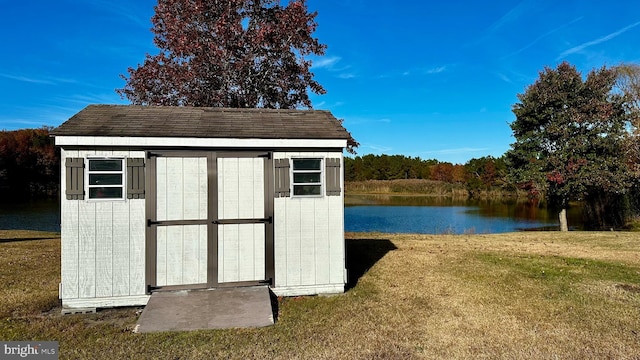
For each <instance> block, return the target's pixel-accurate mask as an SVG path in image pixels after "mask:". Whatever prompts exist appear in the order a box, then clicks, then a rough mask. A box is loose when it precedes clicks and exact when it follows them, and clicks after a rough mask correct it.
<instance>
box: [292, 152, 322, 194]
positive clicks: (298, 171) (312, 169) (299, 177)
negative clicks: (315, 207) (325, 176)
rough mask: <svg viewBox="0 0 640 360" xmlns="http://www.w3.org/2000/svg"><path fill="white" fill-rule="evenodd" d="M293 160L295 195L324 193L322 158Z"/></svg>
mask: <svg viewBox="0 0 640 360" xmlns="http://www.w3.org/2000/svg"><path fill="white" fill-rule="evenodd" d="M292 160H293V196H321V195H322V159H292Z"/></svg>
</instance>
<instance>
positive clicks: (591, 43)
mask: <svg viewBox="0 0 640 360" xmlns="http://www.w3.org/2000/svg"><path fill="white" fill-rule="evenodd" d="M638 25H640V21H638V22H635V23H633V24H631V25H628V26H625V27H623V28H622V29H620V30H618V31H615V32H612V33H611V34H609V35H605V36H603V37H601V38H598V39H595V40H592V41H587V42H585V43H582V44H580V45H578V46H574V47H572V48H571V49H568V50H565V51H563V52H562V53H561V54H560V56H558V58H557V59H556V60H560V59H562V58H563V57H565V56H567V55H571V54H574V53H577V52H580V51H582V50H584V49H586V48H588V47H590V46H594V45H598V44H601V43H603V42H606V41H609V40H611V39H613V38H615V37H617V36H619V35H622V34H624V33H625V32H627V31H629V30H631V29H633V28H634V27H636V26H638Z"/></svg>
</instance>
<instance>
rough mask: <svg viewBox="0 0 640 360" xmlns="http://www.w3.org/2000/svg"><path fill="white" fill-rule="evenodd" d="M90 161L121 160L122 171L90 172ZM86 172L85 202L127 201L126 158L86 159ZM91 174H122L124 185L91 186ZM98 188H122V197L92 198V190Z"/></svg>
mask: <svg viewBox="0 0 640 360" xmlns="http://www.w3.org/2000/svg"><path fill="white" fill-rule="evenodd" d="M90 160H120V162H121V164H122V166H121V169H122V170H121V171H91V170H89V161H90ZM84 167H85V170H86V171H85V172H84V176H85V178H84V184H85V185H84V186H85V194H86V196H85V200H86V201H91V202H93V201H99V202H103V201H124V200H126V199H127V163H126V158H125V157H123V156H89V157H86V158H85V165H84ZM91 174H120V175H122V184H120V185H100V186H98V185H91V184H90V183H89V176H90V175H91ZM96 187H114V188H122V196H121V197H119V198H92V197H91V191H90V190H91V188H96Z"/></svg>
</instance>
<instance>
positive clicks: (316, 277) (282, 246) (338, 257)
mask: <svg viewBox="0 0 640 360" xmlns="http://www.w3.org/2000/svg"><path fill="white" fill-rule="evenodd" d="M298 157H310V158H311V157H313V158H323V159H324V158H339V159H340V163H341V167H342V166H343V160H342V153H340V152H311V153H310V152H304V153H301V152H277V153H274V159H282V158H298ZM323 175H324V174H323ZM323 181H324V180H323ZM340 181H341V184H340V186H341V187H342V188H344V184H343V183H342V182H343V180H342V179H341V180H340ZM343 204H344V201H343V195H340V196H325V195H323V196H321V197H307V198H301V197H282V198H276V199H274V252H275V254H274V255H275V287H274V292H275V293H276V294H278V295H303V294H316V293H323V292H326V293H332V292H342V291H343V290H344V283H345V248H344V247H345V243H344V205H343Z"/></svg>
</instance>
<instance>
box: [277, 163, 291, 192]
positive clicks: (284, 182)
mask: <svg viewBox="0 0 640 360" xmlns="http://www.w3.org/2000/svg"><path fill="white" fill-rule="evenodd" d="M274 165H275V174H274V177H275V179H274V180H275V193H274V195H275V197H277V198H280V197H289V196H291V189H290V188H291V182H290V179H289V167H290V165H289V159H275V160H274Z"/></svg>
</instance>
